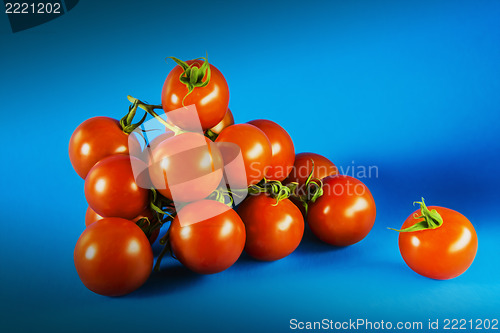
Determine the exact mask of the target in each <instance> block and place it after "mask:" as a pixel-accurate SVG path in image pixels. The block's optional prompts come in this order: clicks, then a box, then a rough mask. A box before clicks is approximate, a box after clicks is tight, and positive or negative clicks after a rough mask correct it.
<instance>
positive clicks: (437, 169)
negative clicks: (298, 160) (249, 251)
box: [0, 0, 500, 333]
mask: <svg viewBox="0 0 500 333" xmlns="http://www.w3.org/2000/svg"><path fill="white" fill-rule="evenodd" d="M499 18H500V2H499V1H495V0H488V1H487V0H478V1H457V0H454V1H436V0H434V1H427V0H419V1H405V2H403V1H389V0H383V1H359V0H356V1H342V2H340V1H328V2H320V1H314V0H311V1H306V2H304V1H291V0H290V1H276V2H269V1H249V2H235V3H228V2H224V1H214V2H210V3H208V2H202V1H200V2H192V1H191V2H186V3H182V2H178V1H176V2H174V1H154V0H143V1H106V2H104V1H85V0H82V1H80V3H79V4H78V5H77V6H76V7H75V8H74V9H73V10H72V11H71V12H69V13H67V14H65V15H63V16H61V17H59V18H57V19H56V20H53V21H51V22H49V23H47V24H44V25H41V26H38V27H35V28H33V29H30V30H26V31H23V32H19V33H15V34H13V33H12V32H11V31H10V27H9V24H8V20H7V16H6V15H5V14H3V13H2V14H0V39H1V45H2V52H1V56H0V57H1V58H0V59H1V66H2V71H1V90H0V91H1V105H0V108H1V112H2V120H3V123H2V125H3V133H4V134H3V137H4V141H3V144H2V164H1V166H0V171H1V175H2V186H3V190H2V191H1V192H0V205H1V207H2V231H1V232H0V260H1V266H2V268H1V275H0V292H1V294H0V297H1V302H0V330H1V331H2V332H51V333H55V332H89V331H91V330H93V331H95V332H105V331H113V332H142V331H146V330H150V329H156V330H160V329H161V330H164V331H165V332H181V331H182V332H194V331H200V332H222V331H224V332H225V331H227V332H229V331H233V332H234V331H240V332H255V331H276V332H278V331H279V332H281V331H283V332H284V331H289V330H290V327H289V326H290V325H289V321H290V319H292V318H296V319H298V320H301V321H314V320H321V319H323V318H328V319H332V320H334V321H346V320H349V319H354V320H355V319H357V318H365V319H369V320H372V321H380V320H384V321H392V322H397V321H421V322H423V323H424V327H426V325H427V323H428V320H429V319H431V320H435V319H439V320H441V323H442V320H444V319H446V318H450V319H453V318H456V319H462V318H463V319H467V320H469V319H473V320H475V319H478V318H481V319H485V318H489V319H492V318H498V317H499V312H498V310H499V308H500V284H499V281H498V273H499V272H500V267H499V262H500V261H499V260H498V253H499V247H500V246H499V243H498V236H499V235H500V226H499V223H498V222H499V217H498V216H499V215H498V205H499V199H500V196H499V195H498V191H497V188H498V186H500V177H499V175H498V171H497V168H498V163H499V162H500V158H499V153H498V152H499V148H500V140H499V139H500V134H499V130H500V129H499V121H500V94H499V92H500V61H499V59H500V19H499ZM206 51H207V52H208V55H209V59H210V60H211V62H212V63H213V64H215V65H216V66H217V67H218V68H219V69H220V70H221V71H222V72H223V73H224V75H225V77H226V79H227V81H228V83H229V87H230V91H231V100H230V107H231V109H232V110H233V112H234V114H235V118H236V121H237V122H245V121H248V120H251V119H256V118H268V119H271V120H274V121H277V122H279V123H280V124H282V126H283V127H285V128H286V129H287V130H288V131H289V133H290V134H291V136H292V137H293V139H294V142H295V147H296V150H297V152H301V151H314V152H317V153H320V154H324V155H325V156H327V157H329V158H330V159H331V160H332V161H334V162H335V163H336V164H337V165H338V166H342V167H344V168H346V167H347V166H352V165H357V166H369V165H373V166H377V167H378V170H379V173H378V177H372V178H370V179H364V181H365V182H366V183H367V184H368V185H369V187H370V189H371V190H372V193H373V195H374V197H375V201H376V203H377V210H378V215H377V220H376V222H375V226H374V228H373V230H372V232H371V233H370V234H369V235H368V237H367V238H366V239H365V240H363V241H362V242H361V243H359V244H356V245H354V246H351V247H348V248H342V249H335V248H332V247H330V246H327V245H324V244H322V243H319V242H318V241H316V240H315V239H314V237H313V236H312V235H311V234H310V232H306V235H305V237H304V240H303V242H302V244H301V245H300V247H299V248H298V249H297V250H296V251H295V253H293V254H292V255H290V256H289V257H287V258H285V259H283V260H280V261H277V262H272V263H261V262H257V261H254V260H252V259H250V258H249V257H248V256H246V255H243V256H242V257H241V259H240V260H239V261H238V262H237V263H236V264H235V265H234V266H233V267H231V268H230V269H228V270H227V271H225V272H223V273H220V274H216V275H212V276H199V275H196V274H194V273H191V272H190V271H188V270H186V269H184V268H183V267H182V266H180V264H178V263H177V262H176V261H174V260H173V259H168V260H165V262H164V263H163V266H162V271H161V272H160V273H154V274H152V276H151V278H150V280H149V281H148V282H147V283H146V284H145V285H144V286H143V287H142V288H141V289H139V290H138V291H136V292H134V293H132V294H130V295H128V296H126V297H121V298H107V297H102V296H99V295H96V294H93V293H92V292H90V291H88V290H87V289H86V288H85V287H84V286H83V284H81V282H80V281H79V279H78V276H77V274H76V271H75V269H74V266H73V248H74V245H75V243H76V241H77V239H78V236H79V235H80V233H81V232H82V231H83V229H84V213H85V209H86V202H85V198H84V195H83V181H82V179H80V178H79V177H78V175H77V174H76V173H75V172H74V171H73V169H72V167H71V165H70V162H69V158H68V154H67V146H68V140H69V138H70V136H71V133H72V132H73V130H74V129H75V127H76V126H77V125H78V124H79V123H81V122H82V121H83V120H85V119H86V118H89V117H91V116H97V115H107V116H112V117H115V118H119V117H121V116H122V115H123V114H124V113H125V112H126V110H127V106H128V102H127V100H126V96H127V95H128V94H131V95H134V96H136V97H139V98H142V99H145V100H148V101H150V102H152V103H159V102H160V92H161V87H162V84H163V80H164V79H165V77H166V75H167V73H168V72H169V70H170V69H171V68H172V67H173V63H172V62H165V57H167V56H176V57H179V58H181V59H189V58H194V57H199V56H204V55H205V52H206ZM421 196H423V197H425V198H426V200H427V202H428V204H434V205H441V206H446V207H449V208H453V209H456V210H458V211H460V212H462V213H463V214H464V215H466V216H467V217H468V218H469V219H470V220H471V222H472V223H473V224H474V226H475V227H476V231H477V234H478V238H479V250H478V254H477V257H476V260H475V262H474V263H473V265H472V266H471V268H470V269H469V270H468V271H467V272H466V273H465V274H463V275H462V276H460V277H458V278H456V279H454V280H451V281H434V280H430V279H427V278H424V277H421V276H419V275H417V274H416V273H414V272H413V271H411V270H410V269H409V268H408V267H407V266H406V265H405V263H404V262H403V260H402V259H401V256H400V254H399V250H398V246H397V233H395V232H392V231H388V230H387V229H386V227H388V226H391V227H399V226H400V225H401V224H402V222H403V221H404V219H405V218H406V217H407V216H408V215H409V214H410V213H411V212H412V211H413V210H414V209H415V208H414V207H412V205H411V204H412V202H413V201H415V200H417V199H420V197H421ZM360 331H362V330H360Z"/></svg>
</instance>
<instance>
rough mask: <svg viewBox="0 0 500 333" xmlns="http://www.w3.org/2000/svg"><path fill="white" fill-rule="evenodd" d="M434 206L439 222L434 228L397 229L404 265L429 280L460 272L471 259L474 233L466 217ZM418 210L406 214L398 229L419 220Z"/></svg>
mask: <svg viewBox="0 0 500 333" xmlns="http://www.w3.org/2000/svg"><path fill="white" fill-rule="evenodd" d="M428 209H429V210H433V209H435V210H436V211H437V212H438V213H439V215H441V218H442V219H443V224H442V225H441V226H440V227H438V228H436V229H427V230H419V231H413V232H401V233H400V234H399V250H400V251H401V255H402V256H403V259H404V261H405V262H406V264H407V265H408V266H409V267H410V268H411V269H412V270H414V271H415V272H417V273H418V274H420V275H423V276H426V277H429V278H431V279H438V280H446V279H452V278H454V277H457V276H459V275H460V274H462V273H464V272H465V271H466V270H467V269H468V268H469V266H470V265H471V264H472V262H473V261H474V257H475V256H476V252H477V235H476V231H475V230H474V227H473V226H472V224H471V223H470V222H469V220H468V219H467V218H466V217H465V216H463V215H462V214H460V213H459V212H457V211H454V210H451V209H448V208H444V207H438V206H429V207H428ZM419 216H421V213H420V210H416V211H415V212H413V214H411V215H410V216H408V218H407V219H406V221H405V222H404V223H403V226H402V227H401V229H405V228H408V227H410V226H412V225H414V224H416V223H417V222H419V221H422V220H423V219H422V218H418V217H419Z"/></svg>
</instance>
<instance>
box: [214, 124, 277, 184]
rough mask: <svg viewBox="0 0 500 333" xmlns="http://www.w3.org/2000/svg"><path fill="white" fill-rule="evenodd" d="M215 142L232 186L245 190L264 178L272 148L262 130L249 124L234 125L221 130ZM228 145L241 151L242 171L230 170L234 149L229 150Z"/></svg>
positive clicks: (237, 169)
mask: <svg viewBox="0 0 500 333" xmlns="http://www.w3.org/2000/svg"><path fill="white" fill-rule="evenodd" d="M215 142H216V143H217V144H218V147H219V149H220V150H221V153H222V157H223V158H224V163H225V166H226V173H231V178H232V179H233V181H234V182H233V184H232V185H233V186H235V187H237V188H246V187H247V186H248V185H252V184H256V183H258V182H259V181H260V180H262V179H263V178H264V176H265V173H266V170H267V168H269V165H270V163H271V158H272V148H271V143H270V142H269V139H268V138H267V136H266V134H265V133H264V132H263V131H262V130H260V129H259V128H257V127H255V126H253V125H250V124H235V125H232V126H229V127H226V128H225V129H224V130H222V132H221V133H220V134H219V136H218V137H217V139H216V140H215ZM228 144H232V145H236V146H237V147H238V148H239V150H240V151H241V155H242V157H243V163H244V170H241V169H239V168H234V169H231V165H230V162H231V161H232V158H233V152H234V149H231V147H230V146H228ZM243 171H244V172H243ZM245 174H246V176H245Z"/></svg>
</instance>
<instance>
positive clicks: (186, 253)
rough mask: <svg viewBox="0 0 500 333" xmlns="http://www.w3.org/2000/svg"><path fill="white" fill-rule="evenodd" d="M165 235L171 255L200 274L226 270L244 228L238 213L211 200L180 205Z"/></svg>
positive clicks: (235, 256)
mask: <svg viewBox="0 0 500 333" xmlns="http://www.w3.org/2000/svg"><path fill="white" fill-rule="evenodd" d="M181 220H182V221H181ZM181 222H182V225H181ZM169 232H170V243H171V245H172V250H173V252H174V254H175V256H176V257H177V258H178V259H179V261H180V262H181V263H182V264H183V265H184V266H186V267H187V268H189V269H190V270H192V271H195V272H197V273H200V274H213V273H218V272H221V271H223V270H225V269H227V268H229V267H230V266H232V265H233V264H234V263H235V262H236V260H238V258H239V257H240V255H241V252H243V248H244V246H245V226H244V224H243V222H242V221H241V219H240V217H239V216H238V214H237V213H236V212H235V211H234V210H232V209H230V208H229V207H227V206H226V205H224V204H223V203H220V202H217V201H212V200H200V201H196V202H192V203H189V204H187V205H186V206H184V207H183V208H182V209H181V210H180V211H179V214H178V215H177V216H176V217H175V219H174V220H173V222H172V225H171V227H170V230H169Z"/></svg>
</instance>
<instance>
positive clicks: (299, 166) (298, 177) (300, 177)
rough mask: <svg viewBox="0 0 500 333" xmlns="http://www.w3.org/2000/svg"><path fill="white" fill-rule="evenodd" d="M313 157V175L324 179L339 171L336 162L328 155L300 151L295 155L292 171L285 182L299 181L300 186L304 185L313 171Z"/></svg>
mask: <svg viewBox="0 0 500 333" xmlns="http://www.w3.org/2000/svg"><path fill="white" fill-rule="evenodd" d="M311 159H312V160H313V161H314V172H313V177H315V178H319V179H322V178H325V177H327V176H333V175H336V174H338V173H339V172H338V169H337V167H336V166H335V164H333V163H332V162H331V161H330V160H329V159H327V158H326V157H324V156H321V155H319V154H315V153H300V154H297V155H295V163H294V165H293V168H292V171H291V172H290V174H289V175H288V178H287V179H286V180H285V181H284V183H285V184H288V183H291V182H297V183H299V186H300V185H304V184H305V182H306V180H307V178H308V177H309V175H310V174H311V171H312V167H313V164H312V162H311Z"/></svg>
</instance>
